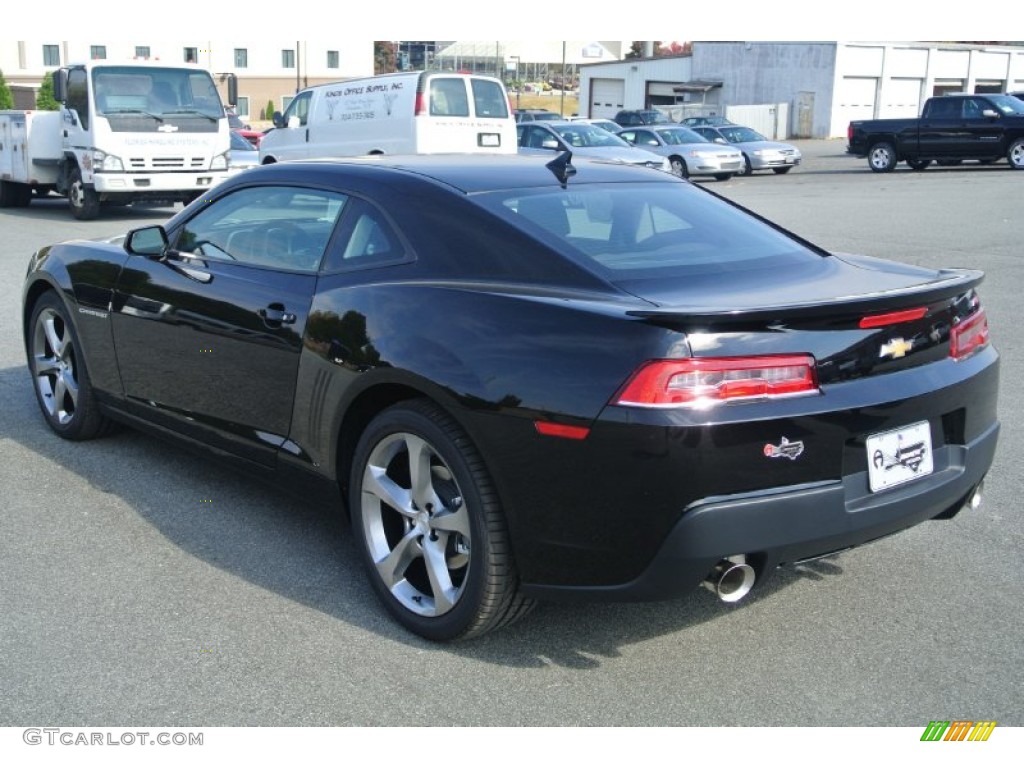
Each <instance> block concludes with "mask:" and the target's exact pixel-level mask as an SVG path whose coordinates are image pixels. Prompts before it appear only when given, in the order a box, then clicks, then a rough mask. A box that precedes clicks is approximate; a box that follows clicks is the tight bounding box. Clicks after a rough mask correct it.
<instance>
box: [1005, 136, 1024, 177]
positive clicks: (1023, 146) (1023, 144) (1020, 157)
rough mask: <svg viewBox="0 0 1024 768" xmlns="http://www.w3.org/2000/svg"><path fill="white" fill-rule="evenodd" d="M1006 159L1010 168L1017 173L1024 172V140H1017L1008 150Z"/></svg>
mask: <svg viewBox="0 0 1024 768" xmlns="http://www.w3.org/2000/svg"><path fill="white" fill-rule="evenodd" d="M1006 159H1007V160H1008V161H1009V162H1010V167H1011V168H1013V169H1014V170H1017V171H1024V139H1017V140H1016V141H1015V142H1013V143H1012V144H1011V145H1010V148H1009V149H1008V150H1006Z"/></svg>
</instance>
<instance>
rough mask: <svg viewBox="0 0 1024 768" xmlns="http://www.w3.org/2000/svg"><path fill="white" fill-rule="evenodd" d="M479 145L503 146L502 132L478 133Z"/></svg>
mask: <svg viewBox="0 0 1024 768" xmlns="http://www.w3.org/2000/svg"><path fill="white" fill-rule="evenodd" d="M477 141H478V142H479V145H478V146H481V147H500V146H501V134H500V133H480V134H477Z"/></svg>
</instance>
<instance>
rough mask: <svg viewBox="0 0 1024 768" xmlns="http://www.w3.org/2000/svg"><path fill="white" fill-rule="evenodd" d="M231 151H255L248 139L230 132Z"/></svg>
mask: <svg viewBox="0 0 1024 768" xmlns="http://www.w3.org/2000/svg"><path fill="white" fill-rule="evenodd" d="M231 149H233V150H242V151H247V152H255V151H256V147H254V146H253V145H252V143H251V142H250V141H249V140H248V139H246V138H245V137H244V136H243V135H242V134H240V133H236V132H235V131H232V132H231Z"/></svg>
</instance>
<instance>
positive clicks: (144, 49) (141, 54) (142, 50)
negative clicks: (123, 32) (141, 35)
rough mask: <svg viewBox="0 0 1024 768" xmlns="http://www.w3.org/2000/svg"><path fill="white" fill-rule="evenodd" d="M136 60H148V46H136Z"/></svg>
mask: <svg viewBox="0 0 1024 768" xmlns="http://www.w3.org/2000/svg"><path fill="white" fill-rule="evenodd" d="M135 58H136V59H148V58H149V46H148V45H136V46H135Z"/></svg>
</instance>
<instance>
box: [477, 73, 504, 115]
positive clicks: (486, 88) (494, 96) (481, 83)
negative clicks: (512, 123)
mask: <svg viewBox="0 0 1024 768" xmlns="http://www.w3.org/2000/svg"><path fill="white" fill-rule="evenodd" d="M470 82H471V83H472V87H473V108H474V109H475V110H476V116H477V117H508V99H507V98H505V91H504V90H502V87H501V86H500V85H499V84H498V83H495V82H493V81H491V80H477V79H476V78H473V80H471V81H470Z"/></svg>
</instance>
